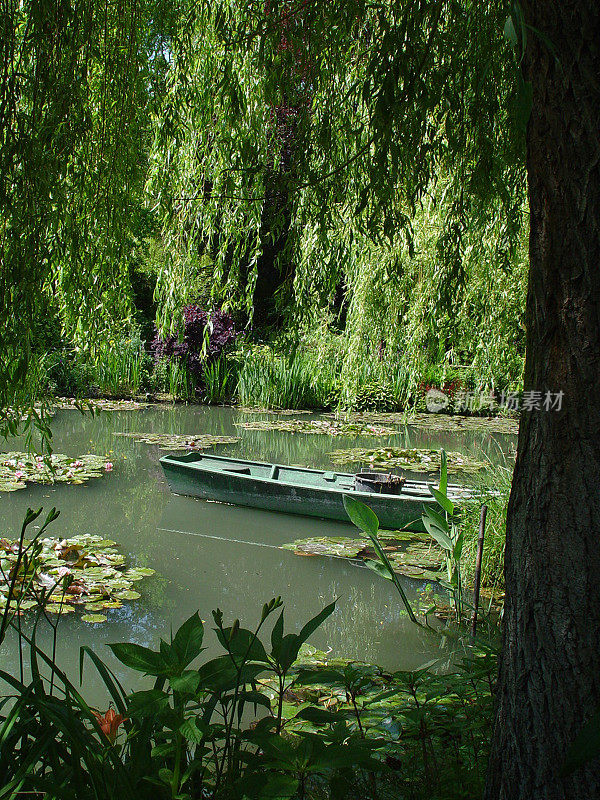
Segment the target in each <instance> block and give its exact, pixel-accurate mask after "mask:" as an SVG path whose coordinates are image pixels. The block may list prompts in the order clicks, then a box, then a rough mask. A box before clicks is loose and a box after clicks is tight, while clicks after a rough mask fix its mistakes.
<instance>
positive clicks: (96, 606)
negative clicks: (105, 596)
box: [85, 602, 104, 611]
mask: <svg viewBox="0 0 600 800" xmlns="http://www.w3.org/2000/svg"><path fill="white" fill-rule="evenodd" d="M103 608H104V603H102V602H96V603H86V604H85V610H86V611H102V609H103Z"/></svg>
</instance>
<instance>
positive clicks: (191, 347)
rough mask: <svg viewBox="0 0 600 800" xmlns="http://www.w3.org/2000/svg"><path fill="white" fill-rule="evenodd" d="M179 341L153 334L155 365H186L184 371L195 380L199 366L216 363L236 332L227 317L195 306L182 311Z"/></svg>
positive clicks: (229, 318) (198, 373) (200, 367)
mask: <svg viewBox="0 0 600 800" xmlns="http://www.w3.org/2000/svg"><path fill="white" fill-rule="evenodd" d="M183 322H184V327H183V338H182V339H181V340H179V338H178V337H177V336H167V337H166V339H163V338H161V337H160V336H159V334H158V332H156V334H155V336H154V339H153V340H152V342H151V344H150V349H151V351H152V353H153V355H154V360H155V362H156V363H158V362H159V361H162V360H166V361H171V360H172V359H178V360H180V361H185V362H186V363H187V366H188V369H189V370H190V372H192V373H193V374H194V375H195V376H196V377H197V378H199V377H200V376H201V374H202V368H203V366H204V365H205V364H206V363H208V362H210V361H214V360H216V359H217V358H218V357H219V356H220V355H221V353H223V352H224V351H225V349H226V348H227V347H228V346H229V345H230V344H232V342H234V341H235V338H236V336H238V333H239V331H236V329H235V325H234V322H233V318H232V317H231V314H228V313H227V312H226V311H222V310H221V309H220V308H217V309H213V310H212V311H207V310H206V309H204V308H202V307H201V306H200V305H198V304H197V303H190V304H189V305H187V306H185V307H184V309H183Z"/></svg>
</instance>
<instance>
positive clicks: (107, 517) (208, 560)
mask: <svg viewBox="0 0 600 800" xmlns="http://www.w3.org/2000/svg"><path fill="white" fill-rule="evenodd" d="M279 418H280V417H279V416H278V415H274V414H266V413H264V414H254V413H245V412H241V411H239V410H236V409H232V408H221V407H206V406H149V407H147V408H143V409H141V410H137V411H107V412H103V413H101V414H100V415H97V416H90V415H82V414H80V413H79V412H78V411H76V410H63V411H59V412H57V414H56V416H55V417H54V418H53V420H52V430H53V448H54V450H55V452H57V453H66V454H68V455H71V456H79V455H82V454H84V453H96V454H99V455H102V456H108V457H109V458H110V460H111V462H112V463H113V465H114V469H113V471H112V472H110V473H108V474H106V475H105V476H104V477H102V478H101V479H93V480H90V481H89V482H88V483H85V484H82V485H77V486H72V485H65V484H58V485H55V486H36V485H28V487H27V488H26V489H22V490H19V491H15V492H12V493H2V494H0V498H1V499H0V532H1V534H2V535H4V536H7V537H8V538H16V537H17V535H18V529H19V527H20V524H21V521H22V519H23V516H24V514H25V511H26V509H27V507H32V508H38V507H39V506H44V509H45V510H49V509H50V508H51V507H52V506H56V507H57V508H58V509H59V510H60V517H59V519H58V520H57V521H56V522H54V523H53V524H52V526H51V528H50V530H49V533H50V534H51V535H53V536H60V537H68V536H72V535H74V534H80V533H88V534H95V535H99V536H102V537H107V538H110V539H114V540H116V541H117V542H118V544H119V546H120V548H121V551H122V552H123V553H124V554H125V555H126V556H127V560H128V562H129V563H131V564H135V565H136V566H143V567H151V568H153V569H155V570H156V575H155V576H153V577H150V578H146V579H145V580H143V581H141V582H139V583H138V584H136V587H135V588H136V589H137V590H138V591H140V592H141V598H140V599H139V600H134V601H132V602H127V603H125V604H124V606H123V607H122V608H119V609H111V610H109V611H108V614H107V616H108V620H107V622H105V623H104V624H102V625H90V624H86V623H85V622H82V621H81V620H80V619H79V616H80V615H79V614H77V613H76V614H71V615H69V616H67V617H64V618H62V619H61V622H60V626H59V631H60V635H59V641H58V655H59V663H60V664H61V666H62V667H63V668H64V669H65V670H66V671H67V673H68V674H69V675H70V676H71V677H72V678H75V677H76V676H77V675H78V663H79V648H80V646H81V645H83V644H87V645H89V646H91V647H92V648H94V649H95V650H96V651H97V652H98V653H99V654H100V655H101V656H102V658H104V659H106V660H107V662H109V663H110V665H111V666H114V667H115V669H116V672H117V674H118V675H119V676H120V677H122V678H126V688H128V689H129V688H133V682H132V681H133V678H132V676H131V674H130V673H126V675H125V673H124V672H123V670H122V669H121V668H120V667H119V666H118V665H117V664H116V662H115V661H114V660H113V659H112V658H111V654H110V651H109V649H108V648H107V647H106V646H105V645H106V644H107V643H110V642H119V641H133V642H137V643H139V644H143V645H146V646H150V647H152V646H156V645H157V644H158V640H159V639H160V638H168V637H169V636H170V631H171V629H173V630H175V629H176V628H177V627H178V626H179V624H181V622H183V621H184V620H185V619H186V618H187V617H189V616H190V615H191V614H192V613H193V612H194V611H196V610H199V611H200V615H201V617H202V619H203V620H205V621H206V622H207V625H206V627H207V629H210V628H211V627H212V617H211V611H212V609H215V608H217V607H219V608H220V609H222V611H223V613H224V617H225V621H226V622H228V623H230V622H231V621H233V619H234V618H236V617H239V618H240V620H241V623H242V625H246V626H248V627H251V626H252V625H253V624H254V623H255V622H256V621H257V619H258V617H259V615H260V609H261V607H262V604H263V603H264V602H265V601H268V600H269V599H271V598H272V597H275V596H277V595H281V597H282V599H283V601H284V603H285V608H286V626H287V628H288V630H298V629H299V627H300V626H301V625H302V624H303V623H304V622H306V621H307V620H308V619H309V618H310V617H312V616H313V615H314V614H316V613H317V612H318V611H319V610H320V609H321V608H322V607H323V606H325V605H326V604H328V603H330V602H331V601H332V600H333V599H335V598H337V606H336V610H335V612H334V614H333V615H332V616H331V617H330V618H329V619H328V620H327V621H326V622H325V624H324V625H323V626H322V627H321V628H320V629H319V630H318V631H317V632H316V633H315V634H314V635H313V637H312V638H311V643H312V644H314V645H315V646H316V647H319V648H321V649H323V650H329V649H330V650H331V651H332V653H335V654H336V655H339V656H343V657H348V658H355V659H360V660H368V661H371V662H375V663H378V664H381V665H382V666H385V667H386V668H389V669H412V668H416V667H418V666H420V665H422V664H424V663H425V662H428V661H430V660H431V659H433V658H438V657H447V653H446V651H445V650H444V649H443V647H442V650H440V643H439V640H438V639H437V638H432V637H431V636H429V635H427V634H424V633H423V632H422V631H420V630H419V629H418V628H416V627H415V626H413V625H412V624H411V623H410V621H409V620H408V618H407V617H406V615H405V614H404V613H403V612H402V609H401V605H400V603H399V599H398V597H397V595H396V594H395V593H394V590H393V587H391V586H390V585H389V583H388V582H387V581H384V580H382V579H381V578H379V577H378V576H376V575H375V574H374V573H373V572H371V571H370V570H368V569H366V568H365V567H364V566H361V565H355V564H354V563H352V562H348V561H345V560H341V559H334V558H326V557H312V558H302V557H299V556H297V555H295V554H293V553H292V552H290V551H286V550H282V549H280V545H282V544H285V543H287V542H291V541H294V540H295V539H302V538H307V537H310V536H340V535H351V536H352V535H354V534H355V531H354V530H353V529H352V527H350V526H346V525H344V524H342V523H336V522H329V521H321V520H315V519H310V518H304V517H297V516H288V515H285V514H277V513H274V512H267V511H260V510H255V509H244V508H239V507H235V506H228V505H223V504H219V503H213V502H205V501H201V500H196V499H193V498H188V497H178V496H174V495H171V494H170V492H169V490H168V487H167V484H166V482H165V479H164V476H163V474H162V470H161V468H160V465H159V463H158V459H159V457H160V456H161V455H163V454H164V452H165V451H162V450H160V449H159V448H158V447H157V446H156V445H148V444H145V443H142V442H139V441H136V440H135V439H133V438H129V437H123V436H118V435H116V434H118V433H122V432H126V433H132V432H144V433H150V432H151V433H169V434H201V433H202V434H211V435H215V436H233V437H239V441H238V442H237V443H235V444H231V445H227V446H220V447H218V448H217V450H218V451H220V452H223V453H224V454H226V455H231V456H241V457H244V458H253V459H256V460H263V461H269V462H277V463H282V464H302V465H305V466H313V467H319V468H328V469H331V468H335V467H334V466H333V464H332V460H331V455H330V454H331V451H333V450H336V449H338V448H350V447H362V448H368V447H379V446H381V445H382V444H385V445H388V444H394V445H396V446H401V447H418V448H430V449H438V448H441V447H443V448H445V449H447V450H449V451H459V452H460V453H463V454H466V455H469V456H471V457H472V458H474V459H476V460H482V459H485V460H489V461H491V462H496V461H498V460H500V461H502V460H503V459H504V458H505V457H506V456H507V455H508V456H509V457H510V453H511V450H512V449H513V448H514V446H515V443H516V438H515V437H514V436H511V435H505V434H502V435H501V434H492V433H489V432H481V431H464V432H456V431H454V432H440V431H428V430H427V429H424V428H422V427H419V428H414V427H411V426H402V427H399V428H398V433H397V434H396V435H394V436H385V437H383V438H375V437H367V436H337V437H331V436H329V435H315V434H308V435H305V434H299V433H292V432H289V431H279V430H246V429H244V428H241V427H239V423H243V422H248V421H255V420H277V419H279ZM281 418H284V417H281ZM291 418H292V417H288V416H286V417H285V419H291ZM293 418H295V419H303V420H309V419H315V418H316V417H314V416H309V415H298V416H296V417H293ZM236 423H237V424H236ZM11 449H14V450H17V449H22V445H21V446H20V447H19V442H10V443H8V444H5V445H4V447H3V450H5V451H6V450H11ZM337 469H340V468H339V467H338V468H337ZM343 469H344V470H345V471H351V468H349V467H343ZM421 477H422V476H421ZM457 478H458V476H455V479H457ZM404 585H405V588H406V591H407V593H408V595H409V597H412V598H414V597H415V595H416V592H418V591H419V589H421V588H422V586H423V584H422V582H419V581H414V580H410V579H404ZM206 639H207V643H208V644H209V645H211V647H210V650H209V655H210V654H212V653H211V651H212V650H213V646H212V645H213V643H214V642H215V638H214V634H212V633H209V634H208V635H207V637H206ZM40 643H41V644H42V645H43V646H44V647H46V648H49V646H50V632H49V631H48V630H45V629H44V628H42V629H41V631H40ZM217 650H218V648H214V652H215V653H216V652H217ZM11 654H12V655H11ZM0 658H1V660H2V664H3V666H4V667H5V668H6V665H10V663H11V661H13V662H14V658H15V655H14V643H12V642H10V641H7V642H5V643H4V645H3V647H2V648H1V649H0ZM87 689H88V694H89V693H91V696H90V700H91V702H95V694H96V693H97V692H99V685H98V684H97V683H96V682H95V681H94V679H93V677H92V673H91V672H90V677H89V678H88V686H87ZM98 702H100V701H99V700H98Z"/></svg>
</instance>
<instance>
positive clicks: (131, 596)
mask: <svg viewBox="0 0 600 800" xmlns="http://www.w3.org/2000/svg"><path fill="white" fill-rule="evenodd" d="M141 596H142V595H141V594H140V593H139V592H134V591H130V590H125V591H120V592H115V594H114V597H115V598H116V599H117V600H137V599H138V598H139V597H141Z"/></svg>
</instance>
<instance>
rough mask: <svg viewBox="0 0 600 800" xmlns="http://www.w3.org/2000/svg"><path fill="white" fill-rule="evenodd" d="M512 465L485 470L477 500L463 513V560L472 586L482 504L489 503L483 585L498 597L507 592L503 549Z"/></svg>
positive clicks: (482, 573)
mask: <svg viewBox="0 0 600 800" xmlns="http://www.w3.org/2000/svg"><path fill="white" fill-rule="evenodd" d="M512 473H513V467H512V465H511V466H508V465H507V464H504V465H496V466H494V467H491V468H490V469H489V470H487V471H486V474H485V477H483V478H481V479H480V480H479V482H478V483H477V484H476V489H477V491H478V493H479V496H478V500H477V502H476V503H471V504H469V505H468V506H466V507H465V509H464V510H463V512H462V515H461V527H462V528H463V530H464V545H463V556H462V560H463V563H464V570H465V577H466V582H467V584H468V585H471V586H472V585H473V580H474V573H475V556H476V552H477V537H478V533H479V517H480V513H481V506H482V505H483V504H485V505H487V507H488V510H487V517H486V527H485V540H484V548H483V560H482V567H481V585H482V586H483V587H484V588H486V589H488V590H489V591H490V592H493V593H494V594H495V595H496V596H497V595H498V594H502V593H503V592H504V548H505V544H506V512H507V509H508V498H509V496H510V485H511V481H512Z"/></svg>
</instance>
